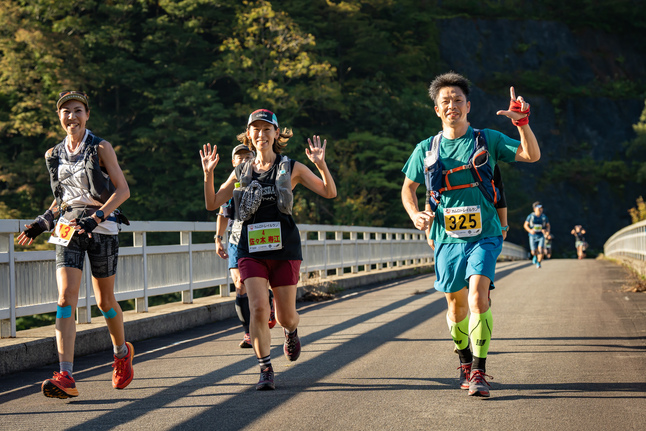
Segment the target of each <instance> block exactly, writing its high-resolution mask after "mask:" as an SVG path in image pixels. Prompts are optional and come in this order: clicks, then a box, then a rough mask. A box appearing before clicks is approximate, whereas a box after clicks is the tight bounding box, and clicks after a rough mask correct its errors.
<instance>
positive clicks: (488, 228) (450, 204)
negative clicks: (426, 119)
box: [402, 126, 520, 243]
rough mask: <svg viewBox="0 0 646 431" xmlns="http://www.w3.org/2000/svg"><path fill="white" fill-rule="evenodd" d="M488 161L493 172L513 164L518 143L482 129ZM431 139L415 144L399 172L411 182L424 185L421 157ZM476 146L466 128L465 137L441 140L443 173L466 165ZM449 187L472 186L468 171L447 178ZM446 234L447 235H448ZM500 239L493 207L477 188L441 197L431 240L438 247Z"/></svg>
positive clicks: (461, 190)
mask: <svg viewBox="0 0 646 431" xmlns="http://www.w3.org/2000/svg"><path fill="white" fill-rule="evenodd" d="M483 132H484V134H485V138H486V140H487V147H488V149H489V155H490V157H489V161H490V163H491V167H492V168H493V167H494V166H495V164H496V163H498V162H499V161H503V162H514V161H515V160H516V151H517V150H518V146H519V145H520V141H517V140H515V139H511V138H510V137H508V136H506V135H504V134H502V133H500V132H497V131H495V130H490V129H484V130H483ZM432 142H433V136H431V137H430V138H428V139H425V140H424V141H422V142H420V143H419V144H417V146H416V147H415V150H414V151H413V153H412V154H411V156H410V157H409V158H408V161H407V162H406V164H405V165H404V168H403V169H402V172H403V173H404V174H406V177H407V178H408V179H410V180H411V181H413V182H416V183H419V184H425V182H424V157H425V156H426V152H427V151H428V150H429V149H430V146H431V143H432ZM474 145H475V142H474V136H473V128H471V127H470V126H469V128H468V130H467V132H466V134H464V135H463V136H461V137H459V138H457V139H446V138H444V137H442V142H441V143H440V159H441V160H442V163H444V169H446V170H449V169H453V168H457V167H459V166H463V165H466V164H467V163H468V159H469V156H470V155H471V153H472V152H473V148H474ZM449 181H450V183H451V185H453V186H456V185H461V184H470V183H473V177H472V175H471V172H470V171H469V170H468V169H465V170H463V171H458V172H455V173H453V174H450V175H449ZM447 230H448V232H447ZM500 235H502V232H501V227H500V219H499V218H498V213H497V212H496V208H495V207H494V206H493V203H491V202H489V201H488V200H487V199H485V197H484V196H483V195H482V192H481V191H480V189H479V188H478V187H472V188H465V189H460V190H451V191H446V192H444V193H442V198H441V200H440V204H439V206H438V207H437V211H436V212H435V219H434V220H433V225H432V226H431V233H430V236H429V237H430V238H431V239H432V240H434V241H435V242H438V243H464V242H475V241H479V240H480V239H483V238H489V237H492V236H500Z"/></svg>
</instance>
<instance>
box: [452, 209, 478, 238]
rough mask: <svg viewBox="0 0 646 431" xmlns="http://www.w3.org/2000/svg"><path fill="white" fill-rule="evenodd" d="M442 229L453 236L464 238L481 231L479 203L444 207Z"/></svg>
mask: <svg viewBox="0 0 646 431" xmlns="http://www.w3.org/2000/svg"><path fill="white" fill-rule="evenodd" d="M444 229H445V230H446V234H447V235H448V236H450V237H453V238H466V237H470V236H476V235H479V234H480V233H481V232H482V215H481V212H480V205H474V206H469V207H457V208H444Z"/></svg>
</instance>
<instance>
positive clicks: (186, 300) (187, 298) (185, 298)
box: [180, 232, 222, 304]
mask: <svg viewBox="0 0 646 431" xmlns="http://www.w3.org/2000/svg"><path fill="white" fill-rule="evenodd" d="M180 245H188V290H183V291H182V303H183V304H192V303H193V235H192V232H180ZM220 293H222V288H220Z"/></svg>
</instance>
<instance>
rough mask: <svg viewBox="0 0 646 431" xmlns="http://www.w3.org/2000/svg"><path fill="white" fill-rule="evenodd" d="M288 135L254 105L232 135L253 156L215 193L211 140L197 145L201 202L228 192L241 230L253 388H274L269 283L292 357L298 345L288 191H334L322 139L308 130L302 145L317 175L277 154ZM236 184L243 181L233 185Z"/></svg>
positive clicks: (294, 239) (213, 204)
mask: <svg viewBox="0 0 646 431" xmlns="http://www.w3.org/2000/svg"><path fill="white" fill-rule="evenodd" d="M292 136H293V134H292V132H291V131H290V130H287V129H284V130H283V131H282V132H281V131H280V128H279V127H278V119H277V118H276V115H275V114H274V113H273V112H271V111H268V110H266V109H259V110H257V111H254V112H252V113H251V115H250V116H249V120H248V122H247V130H246V131H245V132H244V133H241V134H240V135H238V140H239V141H240V142H242V143H243V144H246V145H247V146H248V147H249V149H251V150H253V151H255V153H256V158H255V159H254V160H253V161H252V162H247V163H245V164H244V165H240V166H238V167H237V168H236V169H235V170H234V171H233V172H232V173H231V175H230V176H229V178H228V179H227V180H226V181H225V182H224V183H223V184H222V185H221V186H220V188H219V190H218V191H217V193H216V191H215V187H214V184H213V170H214V169H215V167H216V166H217V164H218V161H219V156H218V154H217V146H213V149H211V145H210V144H207V145H204V147H203V149H202V150H200V157H201V159H202V169H203V171H204V200H205V202H206V209H207V210H209V211H214V210H217V209H218V208H219V207H220V206H221V205H222V204H224V203H225V202H227V201H228V200H229V199H231V197H233V198H234V201H235V202H236V215H235V219H236V221H235V223H234V227H233V234H239V235H240V241H239V243H238V259H239V260H238V266H239V268H240V278H241V280H242V282H243V283H244V284H245V287H246V290H247V295H248V297H249V307H250V309H251V324H250V335H251V341H252V344H253V346H254V351H255V353H256V357H257V358H258V363H259V365H260V380H259V381H258V384H257V385H256V389H258V390H268V389H274V372H273V368H272V366H271V356H270V348H271V332H270V330H269V327H268V326H267V320H268V319H269V312H270V308H269V293H268V289H267V288H268V287H269V286H271V289H272V291H273V292H274V297H275V301H276V319H277V320H278V323H279V324H280V325H281V326H282V327H283V330H284V334H285V343H284V346H283V351H284V353H285V356H286V357H287V359H288V360H290V361H295V360H296V359H298V357H299V355H300V351H301V343H300V338H299V337H298V332H297V329H296V328H297V326H298V322H299V319H300V317H299V315H298V313H297V311H296V285H297V283H298V274H299V269H300V263H301V260H302V255H301V242H300V234H299V232H298V227H297V226H296V223H295V221H294V219H293V217H292V215H291V202H292V201H293V198H292V195H291V190H292V189H293V188H294V187H295V186H296V185H297V184H302V185H304V186H305V187H307V188H308V189H310V190H312V191H313V192H315V193H317V194H319V195H321V196H323V197H325V198H329V199H331V198H334V197H336V185H335V184H334V179H333V178H332V175H331V174H330V171H329V169H328V167H327V164H326V163H325V148H326V144H327V141H323V143H322V144H321V139H320V137H318V136H314V137H312V139H308V143H309V148H308V149H306V150H305V153H306V155H307V158H308V159H309V160H310V161H311V162H312V163H314V165H315V166H316V168H317V169H318V171H319V174H320V177H318V176H317V175H315V174H314V173H313V172H312V171H311V170H310V169H309V168H308V167H306V166H305V165H303V164H302V163H299V162H295V161H293V160H289V159H287V158H284V157H283V156H281V152H282V150H283V149H284V148H285V146H286V145H287V140H288V139H289V138H290V137H292ZM283 182H285V184H284V187H283ZM287 182H289V183H287ZM236 184H238V185H240V186H241V187H239V188H236ZM234 190H235V192H234Z"/></svg>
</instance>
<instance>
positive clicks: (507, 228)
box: [501, 225, 509, 232]
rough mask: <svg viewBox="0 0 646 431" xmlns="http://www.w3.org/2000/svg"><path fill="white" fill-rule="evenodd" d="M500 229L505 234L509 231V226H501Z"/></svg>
mask: <svg viewBox="0 0 646 431" xmlns="http://www.w3.org/2000/svg"><path fill="white" fill-rule="evenodd" d="M501 229H502V230H504V231H505V232H507V231H508V230H509V225H507V226H502V227H501Z"/></svg>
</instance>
